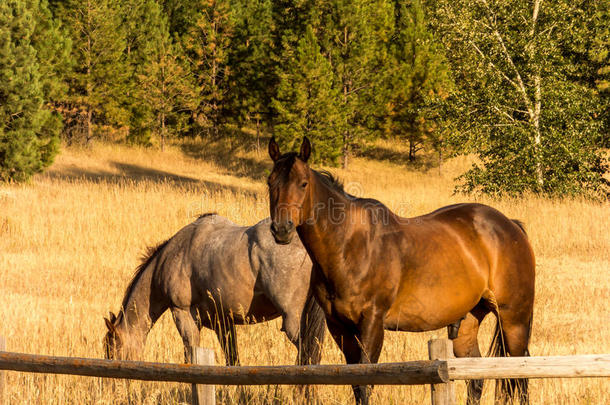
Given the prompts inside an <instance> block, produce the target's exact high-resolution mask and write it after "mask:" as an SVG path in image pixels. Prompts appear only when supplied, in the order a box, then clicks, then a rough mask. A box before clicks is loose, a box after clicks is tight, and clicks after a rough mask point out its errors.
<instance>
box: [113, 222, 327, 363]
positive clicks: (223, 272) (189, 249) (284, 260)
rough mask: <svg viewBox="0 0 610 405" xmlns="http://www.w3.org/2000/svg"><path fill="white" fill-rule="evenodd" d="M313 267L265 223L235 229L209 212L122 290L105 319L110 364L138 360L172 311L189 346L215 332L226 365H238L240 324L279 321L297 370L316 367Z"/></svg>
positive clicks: (152, 253)
mask: <svg viewBox="0 0 610 405" xmlns="http://www.w3.org/2000/svg"><path fill="white" fill-rule="evenodd" d="M311 268H312V264H311V261H310V259H309V256H308V255H307V252H306V251H305V249H304V248H303V245H301V242H300V241H298V240H297V238H295V241H294V242H293V243H291V244H289V245H284V246H282V245H278V244H276V243H275V241H274V240H273V237H272V236H271V234H270V233H269V222H268V220H263V221H261V222H259V223H258V224H256V225H254V226H251V227H242V226H238V225H236V224H234V223H232V222H231V221H229V220H228V219H226V218H223V217H221V216H219V215H216V214H205V215H202V216H201V217H199V218H198V219H197V220H196V221H195V222H193V223H191V224H189V225H187V226H185V227H184V228H182V229H181V230H180V231H179V232H178V233H176V234H175V235H174V236H173V237H172V238H171V239H169V240H167V241H166V242H164V243H162V244H160V245H159V246H157V247H156V248H152V249H150V250H149V254H148V257H146V258H145V259H144V260H143V263H142V264H141V265H140V266H139V267H138V269H137V271H136V273H135V276H134V277H133V280H132V281H131V282H130V284H129V286H128V287H127V291H126V292H125V297H124V299H123V304H122V307H121V310H120V312H119V314H118V316H115V315H114V314H113V313H110V318H108V319H107V318H104V319H105V321H106V326H107V327H108V333H107V334H106V336H105V338H104V347H105V351H106V358H119V359H135V358H139V357H140V355H141V353H142V351H143V348H144V344H145V342H146V336H147V335H148V332H149V331H150V329H151V328H152V326H153V325H154V323H155V321H157V319H159V317H160V316H161V315H162V314H163V313H164V312H165V311H166V310H167V309H170V310H171V312H172V316H173V319H174V322H175V323H176V327H177V328H178V331H179V332H180V335H181V336H182V340H183V341H184V346H185V355H186V358H187V361H188V359H189V356H190V353H189V348H190V347H191V346H193V345H197V344H198V343H199V332H200V329H201V328H202V327H203V326H205V327H207V328H210V329H213V330H214V331H215V332H216V334H217V337H218V340H219V341H220V344H221V346H222V349H223V351H224V353H225V356H226V362H227V364H228V365H237V364H239V358H238V353H237V342H236V337H235V324H251V323H255V322H261V321H267V320H271V319H274V318H277V317H278V316H281V317H282V320H283V324H282V330H283V331H284V332H285V333H286V335H287V336H288V339H290V341H291V342H292V343H293V344H294V345H295V346H296V347H297V349H298V350H299V355H298V358H297V361H298V363H299V364H318V363H319V362H320V357H321V353H320V345H321V343H322V341H323V339H324V333H325V320H324V313H323V312H322V310H321V309H320V307H319V306H318V304H317V303H316V301H315V299H314V298H313V296H312V294H311V293H310V288H309V285H310V278H311Z"/></svg>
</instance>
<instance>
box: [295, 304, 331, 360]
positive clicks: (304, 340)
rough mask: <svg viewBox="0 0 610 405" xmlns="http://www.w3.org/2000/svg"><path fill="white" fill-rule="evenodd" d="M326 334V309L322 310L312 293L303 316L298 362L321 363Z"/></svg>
mask: <svg viewBox="0 0 610 405" xmlns="http://www.w3.org/2000/svg"><path fill="white" fill-rule="evenodd" d="M325 334H326V317H325V316H324V311H322V308H321V307H320V305H318V302H317V301H316V299H315V298H314V297H313V295H312V296H311V297H309V299H308V300H307V302H306V303H305V309H304V310H303V315H302V316H301V330H300V334H299V339H300V342H299V343H300V344H299V347H300V350H299V354H298V355H297V356H298V357H297V362H298V363H299V364H301V365H307V364H320V360H321V359H322V344H323V343H324V335H325Z"/></svg>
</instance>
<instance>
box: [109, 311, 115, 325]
mask: <svg viewBox="0 0 610 405" xmlns="http://www.w3.org/2000/svg"><path fill="white" fill-rule="evenodd" d="M109 314H110V318H108V319H110V322H112V323H114V322H115V321H116V315H115V314H114V313H113V312H109Z"/></svg>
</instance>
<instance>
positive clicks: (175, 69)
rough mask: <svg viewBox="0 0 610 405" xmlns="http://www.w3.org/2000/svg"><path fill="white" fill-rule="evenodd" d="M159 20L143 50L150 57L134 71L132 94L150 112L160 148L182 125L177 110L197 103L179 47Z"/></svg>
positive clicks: (182, 122) (161, 20)
mask: <svg viewBox="0 0 610 405" xmlns="http://www.w3.org/2000/svg"><path fill="white" fill-rule="evenodd" d="M159 24H160V29H161V34H160V35H159V36H157V37H156V38H155V39H154V40H151V41H149V43H148V48H147V49H146V54H147V56H148V58H149V59H150V60H149V62H148V64H147V65H145V67H144V68H143V70H142V72H141V73H140V74H139V75H138V87H137V89H138V90H137V93H136V94H137V98H139V99H140V100H143V101H144V106H146V107H147V109H149V110H150V112H151V113H152V116H153V119H151V120H150V124H149V125H150V128H151V129H152V130H153V131H154V132H155V133H156V134H157V135H158V136H159V139H160V143H161V148H162V149H163V148H164V145H165V140H166V138H167V137H168V136H176V135H178V134H180V133H181V132H182V131H183V130H184V129H185V126H186V125H185V122H184V118H185V116H184V114H181V112H182V111H185V110H189V109H190V110H192V109H194V108H195V107H196V106H197V105H198V94H197V93H196V91H195V88H196V87H195V85H194V84H193V80H192V77H191V76H190V72H189V71H188V70H187V69H185V68H184V66H183V65H182V63H181V62H180V58H179V56H178V55H180V48H179V47H177V46H175V45H174V44H173V43H172V40H171V38H170V36H169V31H168V30H167V23H166V21H165V19H160V21H159Z"/></svg>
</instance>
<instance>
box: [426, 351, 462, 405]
mask: <svg viewBox="0 0 610 405" xmlns="http://www.w3.org/2000/svg"><path fill="white" fill-rule="evenodd" d="M428 354H429V356H430V360H447V359H450V358H451V357H453V342H452V341H450V340H449V339H432V340H429V341H428ZM430 396H431V397H432V405H455V387H454V385H453V382H452V381H449V382H447V383H444V384H432V385H431V395H430Z"/></svg>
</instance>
